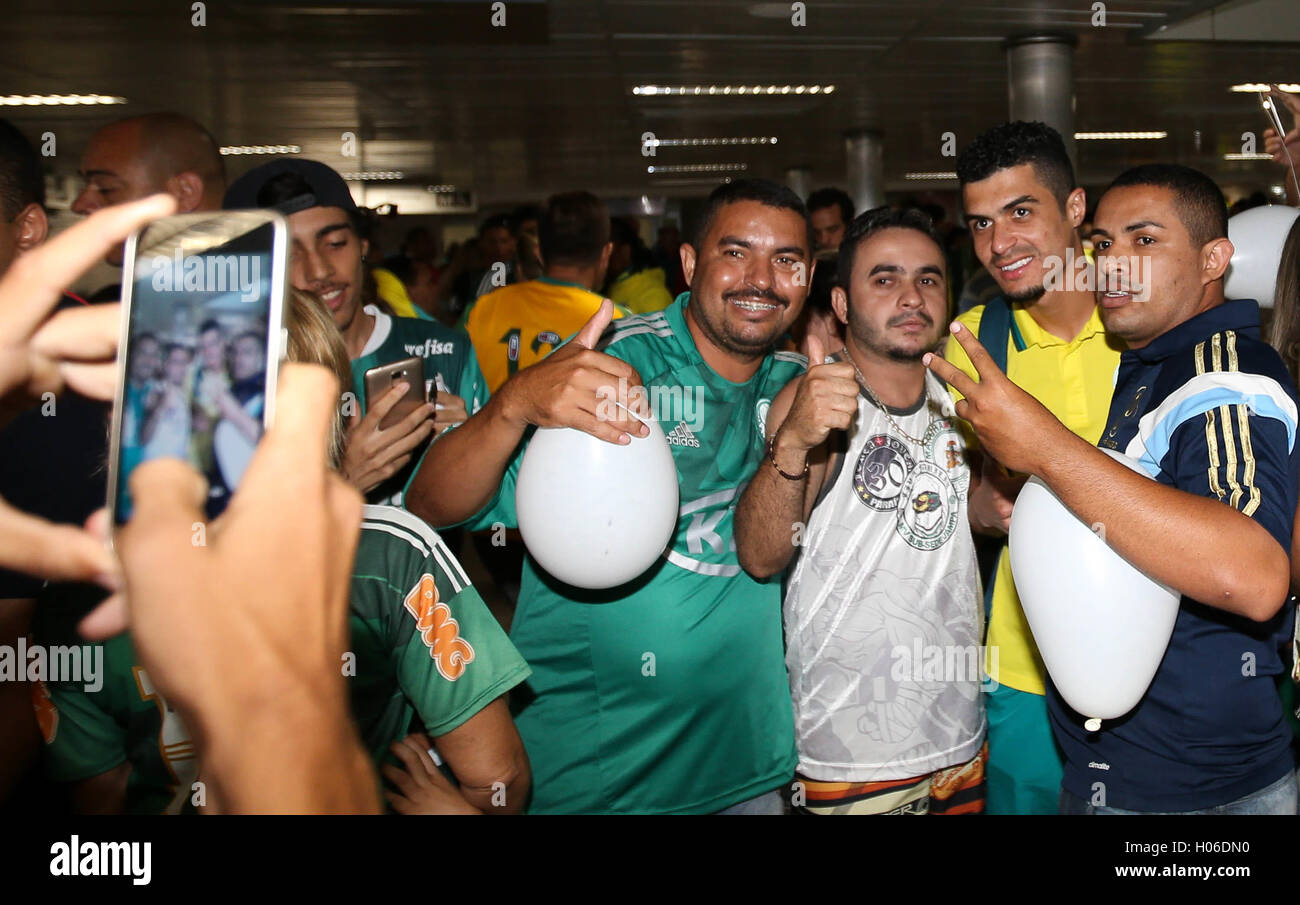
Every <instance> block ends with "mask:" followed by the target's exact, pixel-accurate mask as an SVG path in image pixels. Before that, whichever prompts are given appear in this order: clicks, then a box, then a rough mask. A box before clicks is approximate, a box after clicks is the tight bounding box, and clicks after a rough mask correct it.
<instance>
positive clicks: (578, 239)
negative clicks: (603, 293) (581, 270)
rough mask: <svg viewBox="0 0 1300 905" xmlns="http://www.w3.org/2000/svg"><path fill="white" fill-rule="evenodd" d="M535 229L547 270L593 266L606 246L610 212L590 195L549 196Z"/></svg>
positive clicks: (566, 193) (567, 194) (597, 199)
mask: <svg viewBox="0 0 1300 905" xmlns="http://www.w3.org/2000/svg"><path fill="white" fill-rule="evenodd" d="M537 225H538V233H537V241H538V244H540V245H541V247H542V260H543V261H545V262H546V266H547V267H549V266H551V265H552V264H561V265H564V264H567V265H570V266H574V265H577V266H585V265H589V264H594V263H596V262H597V261H599V260H600V254H601V252H602V251H603V250H604V248H605V246H606V245H607V244H608V243H609V208H607V207H606V206H605V202H603V201H601V200H600V199H599V198H597V197H596V196H595V195H593V194H591V192H565V193H564V194H561V195H552V196H551V197H550V198H548V199H546V209H545V210H544V211H542V219H541V220H540V221H538V224H537Z"/></svg>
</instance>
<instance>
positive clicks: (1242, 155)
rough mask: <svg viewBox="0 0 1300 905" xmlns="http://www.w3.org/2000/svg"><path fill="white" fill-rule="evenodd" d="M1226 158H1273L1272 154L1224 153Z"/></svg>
mask: <svg viewBox="0 0 1300 905" xmlns="http://www.w3.org/2000/svg"><path fill="white" fill-rule="evenodd" d="M1223 159H1224V160H1272V159H1273V155H1272V154H1224V155H1223Z"/></svg>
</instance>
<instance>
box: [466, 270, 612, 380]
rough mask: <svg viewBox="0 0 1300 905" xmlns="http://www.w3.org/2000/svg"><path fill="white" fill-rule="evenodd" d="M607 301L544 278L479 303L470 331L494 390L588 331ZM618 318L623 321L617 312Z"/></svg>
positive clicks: (514, 286) (472, 313)
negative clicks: (587, 328)
mask: <svg viewBox="0 0 1300 905" xmlns="http://www.w3.org/2000/svg"><path fill="white" fill-rule="evenodd" d="M601 301H602V298H601V297H600V296H599V295H596V293H594V292H591V291H590V290H587V289H584V288H583V287H581V286H579V285H577V284H576V283H565V282H562V281H560V280H552V279H550V278H549V277H541V278H539V279H536V280H528V281H526V282H523V283H512V284H510V285H508V286H502V287H501V288H500V289H496V290H494V291H492V292H489V293H488V294H487V295H484V296H482V297H481V298H480V299H479V300H478V301H477V302H475V303H474V307H473V309H471V310H470V312H469V316H468V317H467V318H466V320H465V329H466V330H468V331H469V338H470V340H471V341H472V342H473V343H474V351H475V353H476V354H477V355H478V364H479V367H480V368H482V370H483V377H484V378H485V379H486V380H487V384H488V389H489V390H490V391H491V392H493V393H495V392H496V391H497V389H498V388H499V387H500V386H501V384H503V383H505V382H506V380H507V379H508V378H509V377H510V375H511V374H514V373H515V372H516V371H518V370H519V369H520V368H526V367H528V366H529V365H531V364H536V363H537V362H538V361H541V360H542V359H543V358H545V357H546V356H547V355H549V354H550V353H551V350H553V349H554V348H555V347H557V346H559V345H560V344H561V343H563V342H564V341H565V340H566V339H568V338H569V337H570V336H572V335H573V334H575V333H577V332H578V331H579V330H581V329H582V325H583V324H585V323H586V322H587V321H589V320H591V316H592V315H593V314H595V313H596V309H597V308H599V307H600V303H601ZM614 316H615V317H621V316H622V312H621V311H619V310H618V309H617V308H616V309H615V311H614Z"/></svg>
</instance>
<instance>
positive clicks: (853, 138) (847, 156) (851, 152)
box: [844, 129, 885, 214]
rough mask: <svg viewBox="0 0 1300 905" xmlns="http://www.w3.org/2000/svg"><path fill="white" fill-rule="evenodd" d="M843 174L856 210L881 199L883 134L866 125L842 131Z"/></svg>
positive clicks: (882, 192) (882, 190)
mask: <svg viewBox="0 0 1300 905" xmlns="http://www.w3.org/2000/svg"><path fill="white" fill-rule="evenodd" d="M844 163H845V171H846V172H845V175H846V176H847V179H848V186H849V196H850V197H852V198H853V207H854V210H855V211H856V212H857V213H859V214H860V213H862V212H863V211H867V210H870V209H871V208H873V207H880V206H881V205H882V204H884V203H885V145H884V136H883V135H881V133H879V132H875V131H872V130H870V129H858V130H855V131H853V132H846V133H845V134H844Z"/></svg>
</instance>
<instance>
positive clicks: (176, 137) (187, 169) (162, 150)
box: [135, 112, 226, 197]
mask: <svg viewBox="0 0 1300 905" xmlns="http://www.w3.org/2000/svg"><path fill="white" fill-rule="evenodd" d="M135 119H136V121H137V122H138V123H139V124H140V145H141V148H142V149H143V154H144V156H145V158H146V159H147V160H148V161H149V163H150V165H151V167H153V168H154V172H155V173H157V174H158V175H160V176H162V177H163V178H164V179H166V178H170V177H172V176H175V175H176V174H178V173H196V174H197V175H198V176H199V178H200V179H202V180H203V183H204V186H205V187H206V190H208V191H211V192H213V193H214V194H215V196H216V197H220V196H221V194H222V193H223V192H225V190H226V162H225V159H224V158H223V157H222V156H221V147H220V145H219V144H218V143H217V140H216V139H215V138H213V137H212V133H211V132H209V131H208V130H207V129H205V128H203V126H202V125H200V124H199V123H197V122H195V121H194V120H193V119H191V118H190V117H188V116H185V115H184V114H181V113H169V112H163V113H146V114H145V115H143V116H140V117H136V118H135Z"/></svg>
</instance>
